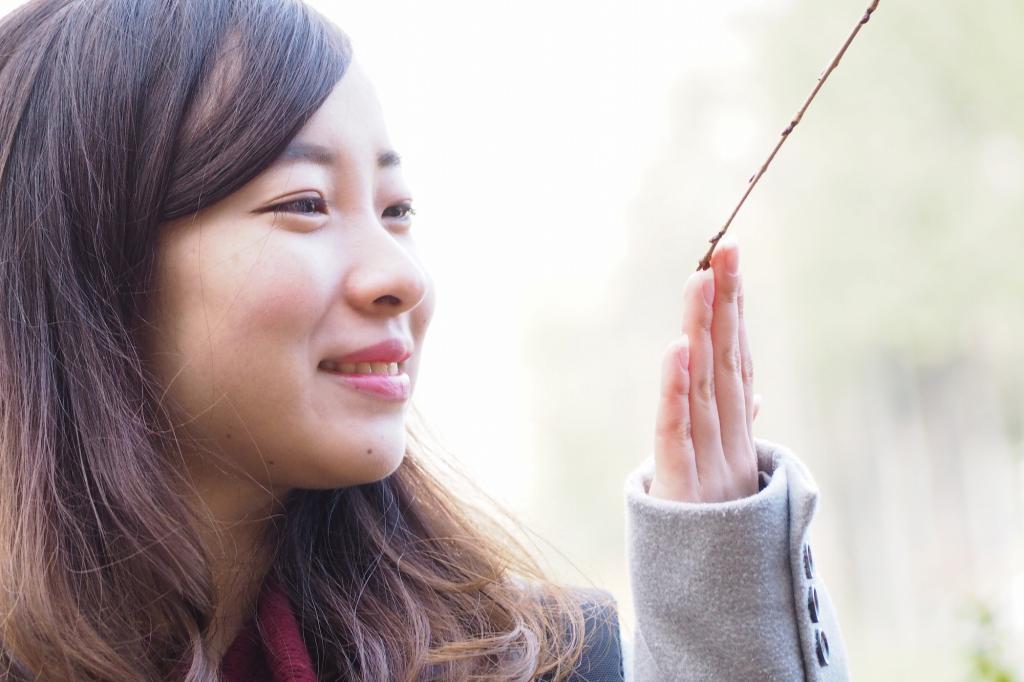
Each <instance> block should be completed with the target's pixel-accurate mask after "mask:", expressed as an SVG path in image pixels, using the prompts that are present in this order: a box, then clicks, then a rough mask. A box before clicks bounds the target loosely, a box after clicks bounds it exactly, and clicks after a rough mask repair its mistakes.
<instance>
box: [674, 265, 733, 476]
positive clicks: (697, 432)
mask: <svg viewBox="0 0 1024 682" xmlns="http://www.w3.org/2000/svg"><path fill="white" fill-rule="evenodd" d="M714 283H715V280H714V272H713V271H710V270H700V271H697V272H695V273H693V274H692V275H690V278H689V279H688V280H687V281H686V286H685V287H684V290H683V308H684V314H683V333H684V334H686V335H687V337H689V340H690V367H689V369H690V417H691V419H692V421H693V427H692V430H693V447H694V450H695V451H696V453H697V454H696V458H697V474H698V476H699V478H700V482H701V487H702V488H705V489H708V488H710V489H712V490H714V488H715V486H719V485H722V484H723V483H724V481H721V480H719V479H720V477H721V474H722V472H723V471H724V470H725V455H724V454H723V451H722V433H721V429H720V428H719V425H718V405H717V403H716V402H715V375H714V358H713V355H712V353H713V349H712V345H711V324H712V308H711V303H710V302H709V301H712V300H714Z"/></svg>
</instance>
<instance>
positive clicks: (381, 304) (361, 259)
mask: <svg viewBox="0 0 1024 682" xmlns="http://www.w3.org/2000/svg"><path fill="white" fill-rule="evenodd" d="M361 234H362V235H363V238H362V239H360V240H359V241H360V243H359V245H358V252H357V253H356V254H355V257H354V262H353V265H352V267H351V268H350V269H349V271H348V274H347V277H346V281H345V292H346V295H347V296H348V298H349V300H350V303H351V305H352V306H353V307H354V308H356V309H359V310H363V311H364V312H366V313H367V314H368V315H374V316H395V315H399V314H401V313H404V312H406V311H408V310H411V309H413V308H415V307H416V306H417V305H419V303H420V302H421V301H422V300H423V298H424V296H426V294H427V291H428V288H429V278H428V275H427V273H426V271H425V270H424V269H423V266H422V264H421V263H420V261H419V258H418V257H417V256H416V253H415V251H414V250H413V248H412V245H411V239H409V238H408V237H407V236H404V235H399V236H397V237H396V236H395V235H393V234H392V233H391V232H390V231H388V230H387V228H386V227H383V226H382V225H381V223H380V222H379V221H376V222H375V223H372V224H367V225H366V229H362V230H361Z"/></svg>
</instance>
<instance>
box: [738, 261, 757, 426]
mask: <svg viewBox="0 0 1024 682" xmlns="http://www.w3.org/2000/svg"><path fill="white" fill-rule="evenodd" d="M744 300H745V296H744V293H743V277H742V275H741V276H740V290H739V294H737V296H736V313H737V317H738V318H739V327H740V330H739V333H740V365H741V366H742V369H741V371H740V375H741V376H742V378H743V404H744V405H745V406H746V413H747V434H748V435H749V437H750V442H751V443H753V442H754V417H756V416H757V413H756V412H755V411H754V363H753V360H752V359H751V355H750V340H749V338H748V336H747V319H746V317H745V315H744V312H743V306H744Z"/></svg>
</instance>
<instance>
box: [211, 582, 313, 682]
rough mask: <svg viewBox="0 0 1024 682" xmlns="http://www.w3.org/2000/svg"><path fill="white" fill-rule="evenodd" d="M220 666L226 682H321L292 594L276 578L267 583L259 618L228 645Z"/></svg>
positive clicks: (263, 592)
mask: <svg viewBox="0 0 1024 682" xmlns="http://www.w3.org/2000/svg"><path fill="white" fill-rule="evenodd" d="M257 622H258V623H259V627H260V628H261V629H262V630H263V631H264V632H265V633H266V642H265V643H264V642H261V641H260V636H259V632H258V631H257V629H256V628H257ZM220 670H221V675H222V676H223V681H224V682H317V680H316V674H315V672H314V669H313V663H312V661H311V660H310V658H309V652H308V651H306V645H305V643H304V642H303V641H302V635H301V634H300V632H299V623H298V621H296V620H295V614H294V613H292V607H291V603H290V602H289V601H288V595H286V594H285V592H284V590H283V589H282V588H281V586H280V585H279V584H278V583H277V581H275V580H274V579H273V578H271V577H268V578H267V580H266V582H265V583H264V585H263V589H262V590H261V592H260V597H259V605H258V607H257V616H256V618H254V619H252V620H250V621H249V623H248V624H247V625H246V626H245V628H244V629H243V630H242V632H241V633H239V635H238V637H236V638H235V641H233V642H232V643H231V646H230V647H228V650H227V652H226V653H225V654H224V658H223V660H222V661H221V668H220Z"/></svg>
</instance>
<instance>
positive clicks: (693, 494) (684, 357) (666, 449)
mask: <svg viewBox="0 0 1024 682" xmlns="http://www.w3.org/2000/svg"><path fill="white" fill-rule="evenodd" d="M688 351H689V348H688V340H687V338H686V336H685V335H684V336H683V337H682V338H681V339H679V340H678V341H674V342H672V343H670V344H669V346H668V349H667V350H666V352H665V355H664V357H663V359H662V363H661V399H660V401H659V402H658V413H657V423H656V425H655V430H654V433H655V437H654V479H653V480H652V482H651V489H650V491H649V493H650V494H651V495H655V496H656V497H662V498H664V499H673V500H680V501H687V502H695V501H698V499H699V494H700V481H699V479H698V477H697V461H696V456H695V453H694V449H693V440H692V437H691V436H692V431H691V422H690V400H689V392H690V378H689V373H688V371H687V365H688V363H689V352H688Z"/></svg>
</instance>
